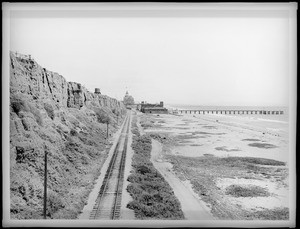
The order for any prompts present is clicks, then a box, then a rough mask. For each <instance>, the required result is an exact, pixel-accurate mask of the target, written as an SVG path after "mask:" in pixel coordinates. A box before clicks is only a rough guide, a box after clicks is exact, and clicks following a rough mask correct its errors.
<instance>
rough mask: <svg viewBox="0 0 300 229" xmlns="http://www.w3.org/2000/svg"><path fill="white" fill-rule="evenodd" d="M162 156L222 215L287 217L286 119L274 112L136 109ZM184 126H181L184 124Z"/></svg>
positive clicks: (219, 217)
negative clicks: (259, 114)
mask: <svg viewBox="0 0 300 229" xmlns="http://www.w3.org/2000/svg"><path fill="white" fill-rule="evenodd" d="M139 118H140V122H141V126H142V127H143V129H144V131H145V133H146V134H149V135H150V136H151V137H152V139H154V140H156V141H158V142H159V143H160V144H161V145H162V150H161V152H160V154H161V155H160V160H162V161H164V162H168V163H169V164H171V168H170V169H171V171H172V173H173V174H174V176H176V177H178V178H179V179H180V180H181V181H182V182H186V181H188V182H189V183H190V184H191V185H190V186H191V189H192V190H193V192H195V193H196V194H197V198H199V200H201V201H203V202H204V203H205V204H206V206H208V207H209V209H210V212H211V213H212V214H213V216H214V217H215V218H216V219H220V220H229V219H233V220H288V219H289V196H288V193H289V184H288V180H289V174H288V163H289V158H288V155H289V148H288V122H287V121H284V120H279V121H278V120H276V119H274V118H273V117H272V118H270V119H268V117H265V118H260V117H255V116H252V117H247V116H229V115H228V116H226V115H196V116H195V115H171V114H168V115H146V114H139ZM183 127H184V128H183Z"/></svg>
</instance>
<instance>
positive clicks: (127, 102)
mask: <svg viewBox="0 0 300 229" xmlns="http://www.w3.org/2000/svg"><path fill="white" fill-rule="evenodd" d="M123 103H124V105H126V106H127V105H134V99H133V97H132V96H131V95H129V94H128V91H126V94H125V96H124V99H123Z"/></svg>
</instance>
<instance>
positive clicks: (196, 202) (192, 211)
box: [151, 139, 215, 220]
mask: <svg viewBox="0 0 300 229" xmlns="http://www.w3.org/2000/svg"><path fill="white" fill-rule="evenodd" d="M161 152H162V145H161V144H160V143H159V142H158V141H156V140H154V139H152V152H151V162H152V163H153V165H154V167H155V168H156V169H157V170H158V171H159V172H160V173H161V174H162V175H163V177H164V178H165V179H166V181H167V182H168V183H169V185H170V186H171V187H172V188H173V190H174V193H175V196H176V197H177V198H178V200H179V201H180V203H181V208H182V211H183V213H184V216H185V218H186V219H188V220H213V219H215V218H214V217H213V216H212V214H211V213H210V209H209V208H208V207H207V206H206V205H205V204H204V202H202V201H201V200H200V199H199V198H198V197H197V194H196V193H194V192H193V190H192V188H191V186H190V184H189V181H186V182H182V181H180V180H179V178H178V177H177V176H176V175H175V174H174V173H173V172H172V165H171V164H170V163H168V162H164V161H163V160H162V157H161Z"/></svg>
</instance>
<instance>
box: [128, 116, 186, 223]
mask: <svg viewBox="0 0 300 229" xmlns="http://www.w3.org/2000/svg"><path fill="white" fill-rule="evenodd" d="M135 120H136V119H135ZM132 132H133V133H136V134H134V135H133V142H132V149H133V151H134V155H133V158H132V167H133V171H132V172H131V174H130V175H129V176H128V179H127V180H128V181H129V182H131V184H129V185H128V186H127V191H128V192H129V193H130V195H131V196H132V198H133V200H132V201H131V202H129V203H128V205H127V207H128V208H129V209H132V210H134V212H135V216H136V218H138V219H183V218H184V215H183V212H182V210H181V206H180V203H179V201H178V199H177V198H176V197H175V196H174V192H173V190H172V188H171V187H170V186H169V184H168V183H167V182H166V181H165V180H164V178H163V176H162V175H161V174H160V173H159V172H158V171H157V170H156V169H155V168H154V166H153V164H152V162H151V161H150V157H151V137H150V136H148V135H140V134H139V133H138V129H137V126H136V122H134V123H133V131H132Z"/></svg>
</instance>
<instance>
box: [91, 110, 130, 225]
mask: <svg viewBox="0 0 300 229" xmlns="http://www.w3.org/2000/svg"><path fill="white" fill-rule="evenodd" d="M129 124H130V115H127V117H126V119H125V121H124V126H123V128H122V131H121V134H120V137H119V139H118V142H117V144H116V147H115V149H114V152H113V155H112V157H111V160H110V162H109V165H108V168H107V171H106V174H105V176H104V180H103V183H102V186H101V188H100V191H99V194H98V197H97V199H96V202H95V205H94V207H93V210H92V211H91V213H90V216H89V219H103V220H111V219H112V220H114V219H119V217H120V209H121V200H122V188H123V181H124V169H125V161H126V151H127V144H128V132H129Z"/></svg>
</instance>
